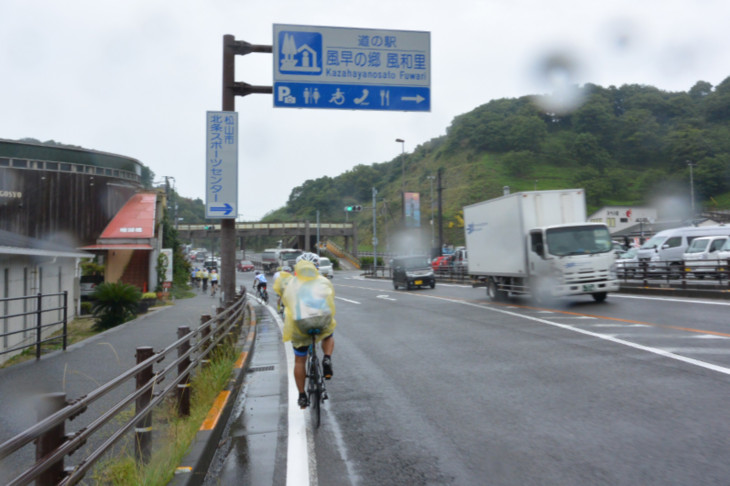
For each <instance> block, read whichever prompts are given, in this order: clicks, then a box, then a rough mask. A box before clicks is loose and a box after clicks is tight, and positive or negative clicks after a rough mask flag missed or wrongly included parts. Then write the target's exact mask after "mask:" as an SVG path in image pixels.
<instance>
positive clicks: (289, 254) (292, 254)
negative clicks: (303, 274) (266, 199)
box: [279, 250, 302, 261]
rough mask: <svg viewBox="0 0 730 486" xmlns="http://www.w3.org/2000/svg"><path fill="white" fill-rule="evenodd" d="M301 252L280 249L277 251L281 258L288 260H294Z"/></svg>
mask: <svg viewBox="0 0 730 486" xmlns="http://www.w3.org/2000/svg"><path fill="white" fill-rule="evenodd" d="M301 254H302V252H301V251H300V250H297V251H282V252H281V253H279V256H281V259H282V260H285V261H289V260H296V259H297V257H298V256H299V255H301Z"/></svg>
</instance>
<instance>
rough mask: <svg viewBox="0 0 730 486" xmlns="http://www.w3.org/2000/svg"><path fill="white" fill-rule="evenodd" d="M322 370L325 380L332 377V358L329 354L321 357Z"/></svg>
mask: <svg viewBox="0 0 730 486" xmlns="http://www.w3.org/2000/svg"><path fill="white" fill-rule="evenodd" d="M322 371H323V372H324V379H325V380H329V379H330V378H332V358H330V357H329V356H325V357H324V358H322Z"/></svg>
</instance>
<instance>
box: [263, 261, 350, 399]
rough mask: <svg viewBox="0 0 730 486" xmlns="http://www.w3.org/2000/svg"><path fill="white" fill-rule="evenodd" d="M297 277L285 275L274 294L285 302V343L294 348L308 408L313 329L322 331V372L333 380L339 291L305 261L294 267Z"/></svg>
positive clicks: (299, 384)
mask: <svg viewBox="0 0 730 486" xmlns="http://www.w3.org/2000/svg"><path fill="white" fill-rule="evenodd" d="M294 275H295V276H293V277H292V276H291V275H290V274H287V273H286V272H281V275H280V276H279V278H278V279H277V280H276V282H274V292H276V293H277V294H279V295H281V297H282V301H283V302H284V331H283V340H284V342H287V341H291V343H292V346H293V347H294V381H295V382H296V385H297V389H298V390H299V401H298V404H299V407H300V408H307V405H308V404H309V403H308V400H307V395H306V393H304V382H305V379H306V371H305V365H306V362H307V351H308V350H309V345H310V344H311V342H312V337H311V335H309V334H308V331H309V330H310V329H314V328H316V329H320V333H319V334H318V335H317V342H320V341H321V342H322V353H323V354H324V357H323V359H322V369H323V372H324V377H325V379H327V380H329V379H330V378H332V353H333V352H334V349H335V338H334V335H333V332H334V330H335V326H336V325H337V323H336V322H335V290H334V287H333V286H332V283H331V282H330V281H329V280H328V279H326V278H324V277H322V276H321V275H320V274H319V271H318V270H317V267H316V266H314V264H313V263H312V262H309V261H307V260H302V261H300V262H298V263H297V264H296V265H295V266H294Z"/></svg>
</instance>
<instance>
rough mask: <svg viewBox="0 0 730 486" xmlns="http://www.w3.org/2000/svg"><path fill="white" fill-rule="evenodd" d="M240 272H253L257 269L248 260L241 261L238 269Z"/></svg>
mask: <svg viewBox="0 0 730 486" xmlns="http://www.w3.org/2000/svg"><path fill="white" fill-rule="evenodd" d="M236 268H237V269H238V271H239V272H253V271H254V270H255V269H256V267H254V265H253V263H251V262H250V261H248V260H241V261H240V262H238V266H237V267H236Z"/></svg>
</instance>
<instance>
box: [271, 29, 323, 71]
mask: <svg viewBox="0 0 730 486" xmlns="http://www.w3.org/2000/svg"><path fill="white" fill-rule="evenodd" d="M278 45H279V47H280V48H281V52H280V53H279V71H280V72H281V73H283V74H301V75H319V74H321V73H322V34H320V33H318V32H298V31H282V32H279V43H278Z"/></svg>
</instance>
